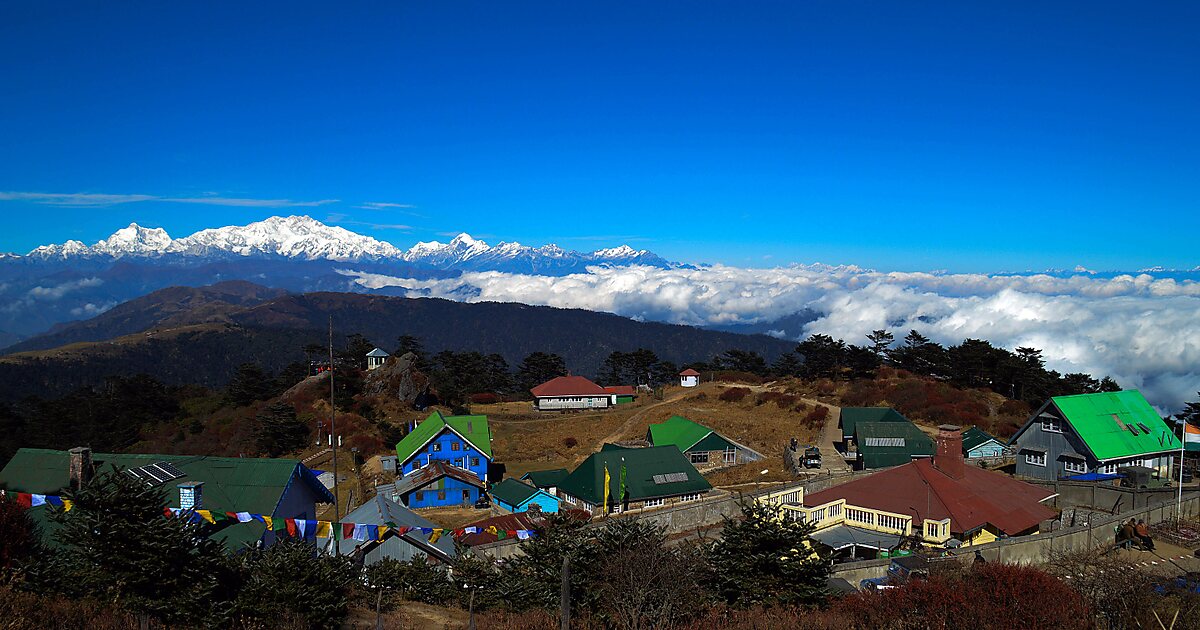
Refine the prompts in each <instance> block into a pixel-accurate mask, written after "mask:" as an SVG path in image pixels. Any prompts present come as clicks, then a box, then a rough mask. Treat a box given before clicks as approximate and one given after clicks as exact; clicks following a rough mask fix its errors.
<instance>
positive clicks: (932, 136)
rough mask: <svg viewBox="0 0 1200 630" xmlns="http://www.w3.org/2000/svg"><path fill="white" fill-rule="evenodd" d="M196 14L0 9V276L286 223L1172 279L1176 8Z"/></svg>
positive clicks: (760, 7)
mask: <svg viewBox="0 0 1200 630" xmlns="http://www.w3.org/2000/svg"><path fill="white" fill-rule="evenodd" d="M210 4H211V3H187V2H171V3H85V2H79V3H68V4H61V3H49V4H47V3H35V2H8V3H4V4H3V5H0V81H2V82H3V83H2V85H3V86H4V89H3V94H4V96H3V98H0V195H3V194H7V196H8V198H7V199H4V200H0V250H10V251H18V252H24V251H27V250H29V249H31V248H32V247H34V246H36V245H38V244H42V243H47V242H59V241H63V240H66V239H67V238H76V239H79V240H83V241H85V242H89V243H90V242H94V241H95V240H98V239H100V238H103V237H105V236H107V235H108V234H109V233H111V232H112V231H113V230H115V229H117V228H119V227H122V226H124V225H126V224H127V223H129V222H130V221H137V222H139V223H142V224H145V225H153V226H162V227H165V228H167V230H168V231H169V232H171V234H172V235H173V236H176V237H179V236H184V235H186V234H188V233H191V232H192V231H194V230H197V229H200V228H204V227H214V226H218V225H226V224H233V223H246V222H249V221H253V220H257V219H261V218H264V217H266V216H270V215H271V214H289V213H304V214H310V215H312V216H314V217H316V218H318V219H322V220H330V221H331V222H335V223H338V224H340V225H343V226H345V227H347V228H350V229H354V230H356V231H359V232H363V233H367V234H371V235H373V236H377V237H379V238H383V239H385V240H388V241H391V242H393V243H395V244H396V245H397V246H401V247H404V246H407V245H409V244H411V243H413V242H415V241H417V240H429V239H431V238H438V234H439V233H445V232H457V231H462V230H465V231H468V232H471V233H472V234H476V235H485V236H487V237H488V239H489V240H500V239H507V240H514V239H515V240H520V241H522V242H525V243H529V244H539V243H545V242H558V243H559V244H561V245H564V246H568V247H573V248H577V249H592V248H594V247H598V246H611V245H616V244H619V243H621V242H628V243H630V244H631V245H635V246H639V247H647V248H650V249H653V250H655V251H657V252H659V253H661V254H663V255H665V256H667V257H669V258H674V259H682V260H691V261H706V262H718V261H719V262H727V263H731V264H737V265H755V266H760V265H774V264H782V263H787V262H826V263H853V264H859V265H863V266H870V267H876V268H880V269H947V270H952V271H997V270H1016V269H1030V268H1032V269H1042V268H1050V267H1073V266H1075V265H1076V264H1082V265H1085V266H1088V267H1091V268H1098V269H1136V268H1140V267H1144V266H1148V265H1152V264H1162V265H1166V266H1171V267H1181V268H1184V267H1187V268H1190V267H1193V266H1196V265H1200V256H1198V255H1197V254H1196V253H1195V252H1196V248H1195V245H1194V240H1195V234H1196V233H1197V231H1198V230H1200V212H1197V207H1198V205H1200V204H1198V202H1200V187H1197V186H1196V181H1197V179H1198V175H1200V118H1198V117H1197V116H1196V115H1195V111H1196V104H1197V102H1200V98H1198V97H1200V38H1196V37H1195V32H1196V29H1197V27H1200V5H1197V4H1196V3H1187V2H1176V3H1158V4H1155V5H1150V6H1146V5H1138V6H1136V7H1135V6H1134V5H1131V4H1129V3H1121V2H1079V3H1049V4H1051V6H1046V4H1047V3H1011V2H1007V3H994V4H993V5H992V6H990V7H980V6H974V5H977V4H979V3H961V2H956V3H949V2H947V3H921V6H920V7H917V6H915V3H893V5H892V6H886V5H885V4H884V3H869V4H868V3H855V2H844V1H838V2H795V1H794V0H793V1H789V2H755V3H745V2H736V3H735V2H719V1H713V2H701V3H697V2H652V3H646V2H637V3H618V2H611V1H610V2H603V3H600V2H597V3H584V2H571V3H563V2H547V3H533V2H518V3H496V2H479V3H471V2H416V1H411V2H403V3H377V4H376V3H373V4H369V5H367V4H354V5H353V6H342V5H344V4H347V3H339V5H338V6H337V7H336V8H334V7H333V5H328V4H309V3H295V2H292V3H287V4H281V5H277V6H271V5H269V4H266V3H262V4H259V3H254V4H255V6H253V7H246V6H230V7H226V8H213V7H211V6H210ZM247 4H248V3H247ZM967 4H970V5H972V6H963V5H967ZM28 193H38V194H59V195H61V194H78V193H89V194H111V195H145V196H147V197H154V198H156V199H154V200H145V201H136V202H132V201H131V202H127V203H110V204H108V205H92V206H89V207H69V206H63V205H53V204H47V203H44V202H45V201H46V200H45V199H44V198H42V199H40V200H39V199H38V198H34V197H31V196H30V195H29V194H28ZM196 197H204V198H207V199H209V200H210V203H204V204H182V203H177V202H166V201H161V199H163V198H176V199H178V198H196ZM246 199H251V200H291V202H293V204H295V203H308V204H317V202H322V201H327V200H337V201H328V202H326V203H321V204H319V205H292V204H286V203H282V202H276V203H274V204H269V205H268V206H262V205H259V206H252V205H245V204H247V203H249V202H245V201H237V200H246ZM114 201H115V200H114ZM368 202H375V203H388V204H398V205H397V206H389V207H384V208H382V209H367V208H364V207H362V206H366V205H369V204H368ZM231 204H240V205H231ZM399 206H410V207H399ZM398 226H407V227H398ZM443 238H444V237H443Z"/></svg>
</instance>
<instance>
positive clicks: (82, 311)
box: [71, 302, 117, 318]
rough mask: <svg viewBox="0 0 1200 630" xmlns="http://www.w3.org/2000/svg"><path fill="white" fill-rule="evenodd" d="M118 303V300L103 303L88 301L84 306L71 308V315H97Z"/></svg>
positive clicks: (84, 316) (83, 316)
mask: <svg viewBox="0 0 1200 630" xmlns="http://www.w3.org/2000/svg"><path fill="white" fill-rule="evenodd" d="M116 305H117V303H116V302H105V303H103V304H93V303H91V302H88V303H87V304H84V305H83V306H77V307H75V308H73V309H71V315H74V316H75V317H79V318H88V317H95V316H97V315H99V314H101V313H103V312H105V311H107V310H108V309H110V308H112V307H114V306H116Z"/></svg>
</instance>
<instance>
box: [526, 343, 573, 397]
mask: <svg viewBox="0 0 1200 630" xmlns="http://www.w3.org/2000/svg"><path fill="white" fill-rule="evenodd" d="M566 375H567V363H566V361H563V358H562V357H560V356H558V355H557V354H553V353H548V352H534V353H531V354H529V355H528V356H526V357H525V358H524V359H522V360H521V364H520V365H518V366H517V387H519V388H520V390H521V392H527V391H529V390H530V389H532V388H534V387H537V386H538V385H541V384H542V383H545V382H546V381H548V380H550V379H552V378H554V377H556V376H566Z"/></svg>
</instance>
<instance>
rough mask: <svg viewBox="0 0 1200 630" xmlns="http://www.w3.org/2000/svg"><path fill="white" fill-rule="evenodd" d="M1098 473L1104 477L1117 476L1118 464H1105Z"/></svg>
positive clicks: (1097, 470) (1098, 469)
mask: <svg viewBox="0 0 1200 630" xmlns="http://www.w3.org/2000/svg"><path fill="white" fill-rule="evenodd" d="M1096 472H1098V473H1100V474H1102V475H1115V474H1117V465H1116V464H1105V465H1103V466H1100V467H1099V468H1097V469H1096Z"/></svg>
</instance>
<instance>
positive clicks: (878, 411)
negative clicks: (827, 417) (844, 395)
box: [836, 407, 910, 453]
mask: <svg viewBox="0 0 1200 630" xmlns="http://www.w3.org/2000/svg"><path fill="white" fill-rule="evenodd" d="M859 422H910V420H909V419H908V418H905V417H904V416H902V415H900V412H898V411H896V410H895V409H892V408H891V407H842V408H841V411H839V412H838V428H839V429H841V430H842V440H841V443H839V444H837V445H836V446H837V450H838V451H841V452H842V453H850V452H853V451H854V446H855V444H854V428H855V427H856V426H858V423H859Z"/></svg>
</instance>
